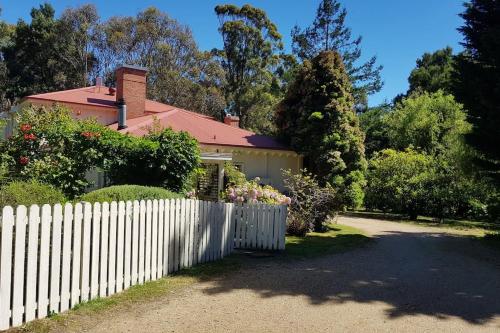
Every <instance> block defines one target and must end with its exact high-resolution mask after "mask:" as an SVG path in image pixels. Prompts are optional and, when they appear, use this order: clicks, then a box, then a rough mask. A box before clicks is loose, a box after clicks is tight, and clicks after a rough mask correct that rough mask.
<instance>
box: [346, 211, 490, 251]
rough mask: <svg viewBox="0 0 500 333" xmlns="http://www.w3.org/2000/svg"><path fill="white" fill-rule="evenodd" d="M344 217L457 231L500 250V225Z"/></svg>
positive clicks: (373, 214) (370, 215)
mask: <svg viewBox="0 0 500 333" xmlns="http://www.w3.org/2000/svg"><path fill="white" fill-rule="evenodd" d="M344 215H346V216H352V217H364V218H372V219H380V220H389V221H392V222H400V223H408V224H414V225H421V226H426V227H439V228H447V229H451V230H457V233H460V234H463V235H464V236H470V237H473V238H474V239H475V240H477V241H479V242H481V243H483V244H484V245H486V246H489V247H492V248H495V249H498V250H500V223H494V222H482V221H467V220H454V219H444V220H443V221H439V220H437V219H435V218H432V217H426V216H419V217H418V218H417V220H410V219H405V218H404V217H403V216H402V215H400V214H391V213H381V212H368V211H349V212H346V213H344Z"/></svg>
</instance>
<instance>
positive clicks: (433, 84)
mask: <svg viewBox="0 0 500 333" xmlns="http://www.w3.org/2000/svg"><path fill="white" fill-rule="evenodd" d="M454 65H455V57H454V56H453V49H452V48H451V47H446V48H444V49H442V50H438V51H436V52H434V53H424V55H423V56H422V57H421V58H419V59H417V66H416V67H415V69H413V70H412V71H411V73H410V77H409V78H408V82H409V83H410V88H409V89H408V93H407V95H409V94H411V93H413V92H423V91H426V92H429V93H433V92H437V91H438V90H441V91H443V92H444V93H446V94H451V93H452V74H453V71H454Z"/></svg>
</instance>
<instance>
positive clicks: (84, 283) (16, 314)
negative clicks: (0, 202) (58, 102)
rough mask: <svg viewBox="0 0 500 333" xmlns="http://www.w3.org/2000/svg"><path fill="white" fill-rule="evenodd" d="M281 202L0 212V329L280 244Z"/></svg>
mask: <svg viewBox="0 0 500 333" xmlns="http://www.w3.org/2000/svg"><path fill="white" fill-rule="evenodd" d="M286 216H287V211H286V206H269V205H243V206H242V205H234V204H231V203H216V202H207V201H198V200H186V199H171V200H152V201H151V200H148V201H140V202H139V201H134V202H130V201H127V202H118V203H116V202H111V203H102V204H100V203H95V204H94V205H91V204H90V203H77V204H75V205H72V204H69V203H68V204H66V205H64V206H62V205H60V204H56V205H54V206H50V205H44V206H42V207H41V209H40V207H39V206H36V205H34V206H31V207H30V208H29V210H28V209H27V208H26V207H25V206H19V207H17V209H16V210H15V211H14V209H13V208H12V207H10V206H7V207H5V208H4V209H3V214H2V217H1V224H0V227H1V230H0V233H1V237H0V239H1V243H0V329H7V328H9V327H11V326H18V325H21V324H22V323H24V322H29V321H31V320H33V319H36V318H44V317H46V316H47V315H48V314H50V313H58V312H63V311H66V310H68V309H69V308H71V307H74V306H75V305H76V304H79V303H82V302H86V301H89V300H92V299H95V298H97V297H106V296H110V295H113V294H115V293H117V292H120V291H122V290H124V289H127V288H129V287H130V286H133V285H136V284H142V283H144V282H147V281H150V280H156V279H158V278H161V277H163V276H165V275H167V274H169V273H172V272H175V271H178V270H180V269H182V268H186V267H191V266H193V265H196V264H197V263H204V262H209V261H213V260H217V259H220V258H222V257H224V256H226V255H228V254H230V253H231V252H232V251H233V249H234V248H251V249H268V250H280V249H284V247H285V243H284V242H285V226H286Z"/></svg>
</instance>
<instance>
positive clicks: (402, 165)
mask: <svg viewBox="0 0 500 333" xmlns="http://www.w3.org/2000/svg"><path fill="white" fill-rule="evenodd" d="M433 172H434V171H433V165H432V157H430V156H429V155H426V154H422V153H418V152H415V151H413V150H411V149H408V150H406V151H404V152H398V151H395V150H392V149H386V150H383V151H381V152H379V153H377V154H376V155H375V156H374V157H373V158H372V159H371V160H370V165H369V171H368V186H367V188H366V198H365V203H366V207H367V208H370V209H380V210H382V211H384V212H386V211H392V212H397V213H404V214H408V215H410V217H412V218H416V216H417V214H419V213H420V214H422V212H423V211H425V207H426V205H427V203H426V195H427V194H428V190H429V188H430V186H431V183H432V175H433Z"/></svg>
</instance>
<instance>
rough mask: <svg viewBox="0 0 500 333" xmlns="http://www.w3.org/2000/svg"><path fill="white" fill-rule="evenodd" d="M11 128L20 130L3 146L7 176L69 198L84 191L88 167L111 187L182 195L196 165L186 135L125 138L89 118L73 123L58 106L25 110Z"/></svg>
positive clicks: (162, 132)
mask: <svg viewBox="0 0 500 333" xmlns="http://www.w3.org/2000/svg"><path fill="white" fill-rule="evenodd" d="M16 123H17V124H19V129H18V130H17V131H16V132H15V133H14V135H13V136H12V137H11V138H10V139H9V140H7V141H5V142H3V145H4V147H3V151H4V152H5V154H4V163H6V164H7V165H8V167H9V171H10V175H14V176H16V177H18V178H20V179H37V180H39V181H42V182H44V183H48V184H51V185H53V186H55V187H57V188H59V189H61V190H62V191H63V192H64V193H65V194H66V195H67V196H68V197H69V198H73V197H76V196H78V195H80V194H81V193H83V192H84V189H85V188H86V187H87V186H88V185H89V183H88V181H87V179H86V178H85V174H86V172H87V171H89V170H91V169H93V168H101V169H103V170H104V171H106V172H107V175H108V176H109V178H110V181H111V182H112V183H113V184H138V185H154V186H161V187H165V188H168V189H170V190H173V191H182V190H184V189H185V188H184V187H185V185H186V184H187V183H188V181H189V178H190V175H191V173H193V172H194V171H195V169H196V168H197V167H198V164H199V148H198V143H197V142H196V140H195V139H193V138H192V137H191V136H189V135H188V134H187V133H185V132H180V133H176V132H174V131H173V130H171V129H165V130H159V131H154V130H151V131H150V133H149V134H147V135H146V136H145V137H142V138H136V137H132V136H125V135H123V134H120V133H118V132H116V131H113V130H111V129H108V128H106V127H104V126H102V125H99V124H97V122H96V121H95V120H92V119H87V120H74V119H73V118H72V117H71V114H70V111H69V110H68V109H66V108H64V107H61V106H58V105H56V106H54V107H53V108H45V107H35V106H30V107H26V108H24V109H23V110H21V111H19V112H18V113H17V114H16Z"/></svg>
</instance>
